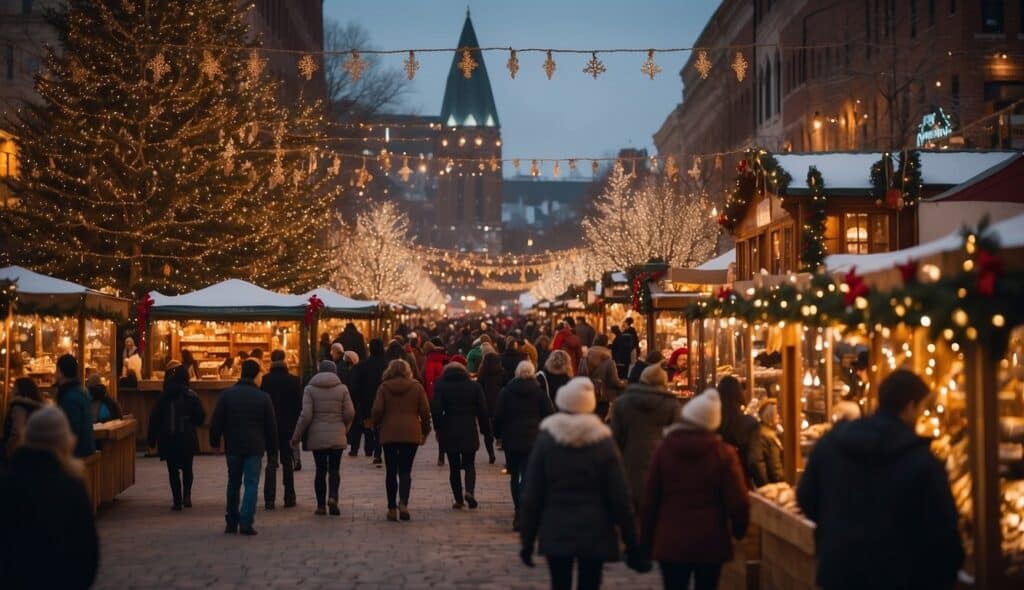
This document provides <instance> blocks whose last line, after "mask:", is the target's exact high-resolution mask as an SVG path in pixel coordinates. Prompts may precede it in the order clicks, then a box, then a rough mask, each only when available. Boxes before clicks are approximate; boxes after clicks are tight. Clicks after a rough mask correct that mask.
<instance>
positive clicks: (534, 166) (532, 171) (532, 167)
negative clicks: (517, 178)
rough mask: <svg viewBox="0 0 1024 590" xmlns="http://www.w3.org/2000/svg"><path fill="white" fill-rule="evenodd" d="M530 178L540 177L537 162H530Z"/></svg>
mask: <svg viewBox="0 0 1024 590" xmlns="http://www.w3.org/2000/svg"><path fill="white" fill-rule="evenodd" d="M530 176H534V177H536V176H540V164H538V163H537V160H533V161H531V162H530Z"/></svg>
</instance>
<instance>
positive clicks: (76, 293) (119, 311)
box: [0, 266, 131, 320]
mask: <svg viewBox="0 0 1024 590" xmlns="http://www.w3.org/2000/svg"><path fill="white" fill-rule="evenodd" d="M0 280H8V281H14V283H15V292H16V294H17V298H18V304H17V306H16V309H17V310H18V311H20V312H23V313H37V312H47V313H59V314H71V313H78V311H79V310H82V311H84V312H85V313H86V315H97V314H98V315H102V316H105V317H109V316H116V317H118V318H121V319H123V320H127V319H128V310H129V308H130V306H131V302H130V301H128V300H127V299H122V298H120V297H115V296H113V295H108V294H106V293H103V292H101V291H96V290H94V289H90V288H88V287H86V286H84V285H79V284H78V283H72V282H71V281H65V280H64V279H58V278H55V277H51V276H48V275H44V274H40V273H37V272H34V271H31V270H29V269H27V268H24V267H21V266H6V267H4V268H0Z"/></svg>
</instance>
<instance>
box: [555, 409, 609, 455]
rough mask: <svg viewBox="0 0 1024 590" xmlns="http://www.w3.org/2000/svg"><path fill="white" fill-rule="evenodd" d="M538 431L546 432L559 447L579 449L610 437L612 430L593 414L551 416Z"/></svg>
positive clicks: (561, 413) (559, 414)
mask: <svg viewBox="0 0 1024 590" xmlns="http://www.w3.org/2000/svg"><path fill="white" fill-rule="evenodd" d="M540 429H541V431H543V432H547V433H548V434H550V435H551V437H552V438H554V439H555V442H557V443H558V444H560V445H564V446H568V447H574V448H580V447H586V446H589V445H592V444H596V443H599V442H601V441H603V440H607V439H610V438H611V437H612V430H611V429H610V428H608V426H607V425H605V423H604V422H602V421H601V419H600V418H598V417H597V416H596V415H595V414H566V413H563V412H559V413H556V414H552V415H550V416H548V417H547V418H544V420H542V421H541V423H540Z"/></svg>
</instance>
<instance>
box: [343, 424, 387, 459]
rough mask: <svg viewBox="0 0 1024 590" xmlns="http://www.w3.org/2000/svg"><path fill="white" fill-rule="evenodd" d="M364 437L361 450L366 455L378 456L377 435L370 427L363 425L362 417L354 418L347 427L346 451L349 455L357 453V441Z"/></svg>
mask: <svg viewBox="0 0 1024 590" xmlns="http://www.w3.org/2000/svg"><path fill="white" fill-rule="evenodd" d="M363 439H365V441H364V443H363V452H364V453H365V454H366V456H367V457H369V456H370V455H374V454H375V452H376V453H377V454H376V456H378V457H379V456H380V454H379V449H378V448H377V447H378V445H377V436H376V433H374V431H373V429H372V428H367V427H365V426H363V419H362V418H356V421H355V422H353V423H352V426H351V427H350V428H349V429H348V453H349V454H350V455H358V454H359V442H360V441H361V440H363Z"/></svg>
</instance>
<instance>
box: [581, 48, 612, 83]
mask: <svg viewBox="0 0 1024 590" xmlns="http://www.w3.org/2000/svg"><path fill="white" fill-rule="evenodd" d="M607 71H608V68H606V67H605V65H604V62H602V61H601V60H600V59H598V58H597V52H596V51H594V52H591V54H590V61H588V62H587V65H586V66H584V67H583V73H584V74H590V75H591V76H593V77H594V79H595V80H597V77H598V76H600V75H601V74H603V73H605V72H607Z"/></svg>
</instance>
